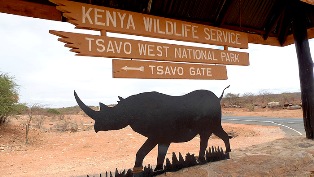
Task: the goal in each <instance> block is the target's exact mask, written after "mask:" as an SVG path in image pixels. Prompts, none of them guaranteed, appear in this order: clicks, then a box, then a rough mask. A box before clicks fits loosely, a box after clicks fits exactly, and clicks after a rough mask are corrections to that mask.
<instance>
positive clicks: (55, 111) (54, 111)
mask: <svg viewBox="0 0 314 177" xmlns="http://www.w3.org/2000/svg"><path fill="white" fill-rule="evenodd" d="M47 113H49V114H53V115H59V114H61V113H60V112H59V111H58V110H56V109H51V108H50V109H48V110H47Z"/></svg>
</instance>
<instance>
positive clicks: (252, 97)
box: [222, 90, 301, 111]
mask: <svg viewBox="0 0 314 177" xmlns="http://www.w3.org/2000/svg"><path fill="white" fill-rule="evenodd" d="M269 102H278V103H279V106H278V107H277V108H284V107H286V106H287V105H301V93H300V92H296V93H281V94H272V93H270V92H268V91H267V90H262V91H260V92H259V93H258V94H253V93H244V94H242V95H240V94H239V93H227V94H226V95H225V97H224V98H223V99H222V105H223V106H224V107H232V108H247V109H248V111H254V109H255V108H256V107H261V108H266V107H267V104H268V103H269Z"/></svg>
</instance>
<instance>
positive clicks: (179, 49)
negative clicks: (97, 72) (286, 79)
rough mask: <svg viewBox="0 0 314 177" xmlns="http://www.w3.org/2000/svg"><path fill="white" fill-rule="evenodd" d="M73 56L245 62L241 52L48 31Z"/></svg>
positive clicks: (214, 62) (196, 61)
mask: <svg viewBox="0 0 314 177" xmlns="http://www.w3.org/2000/svg"><path fill="white" fill-rule="evenodd" d="M50 33H51V34H54V35H57V36H60V37H61V38H59V40H60V41H62V42H65V43H66V45H65V46H66V47H70V48H72V49H71V51H73V52H76V53H77V55H82V56H94V57H108V58H133V59H143V60H161V61H177V62H192V63H207V64H224V65H243V66H248V65H249V54H248V53H245V52H236V51H227V50H218V49H210V48H201V47H191V46H183V45H173V44H165V43H157V42H148V41H141V40H131V39H122V38H114V37H106V36H97V35H89V34H79V33H70V32H63V31H54V30H50Z"/></svg>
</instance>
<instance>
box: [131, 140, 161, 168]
mask: <svg viewBox="0 0 314 177" xmlns="http://www.w3.org/2000/svg"><path fill="white" fill-rule="evenodd" d="M156 145H157V143H156V141H152V140H151V139H149V138H148V139H147V140H146V141H145V143H144V144H143V145H142V147H141V148H140V149H139V150H138V151H137V153H136V160H135V165H134V167H143V160H144V158H145V156H146V155H147V154H148V153H149V152H150V151H151V150H152V149H153V148H154V147H155V146H156Z"/></svg>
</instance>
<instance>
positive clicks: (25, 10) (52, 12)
mask: <svg viewBox="0 0 314 177" xmlns="http://www.w3.org/2000/svg"><path fill="white" fill-rule="evenodd" d="M0 12H2V13H8V14H14V15H21V16H27V17H34V18H41V19H47V20H56V21H61V18H62V15H61V13H60V12H59V11H58V10H56V8H55V7H53V6H49V5H43V4H39V3H33V2H27V1H21V0H0Z"/></svg>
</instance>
